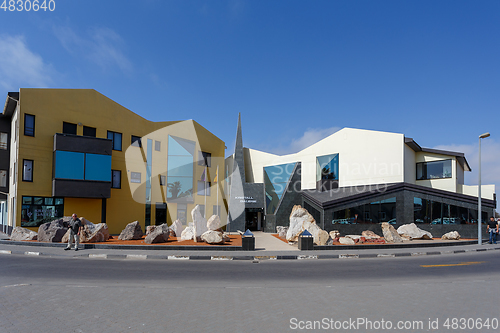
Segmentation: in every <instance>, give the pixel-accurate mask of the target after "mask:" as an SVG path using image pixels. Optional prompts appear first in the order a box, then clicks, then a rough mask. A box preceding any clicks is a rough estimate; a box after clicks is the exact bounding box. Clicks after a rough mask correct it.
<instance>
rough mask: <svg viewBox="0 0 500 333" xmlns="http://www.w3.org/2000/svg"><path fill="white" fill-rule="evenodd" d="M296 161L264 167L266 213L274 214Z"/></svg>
mask: <svg viewBox="0 0 500 333" xmlns="http://www.w3.org/2000/svg"><path fill="white" fill-rule="evenodd" d="M295 165H296V163H288V164H281V165H273V166H268V167H265V168H264V184H265V190H266V208H267V213H268V214H274V212H275V211H276V208H277V207H278V204H279V202H280V200H281V198H282V196H283V192H284V191H285V189H286V186H287V185H288V182H289V181H290V177H291V175H292V173H293V170H294V168H295Z"/></svg>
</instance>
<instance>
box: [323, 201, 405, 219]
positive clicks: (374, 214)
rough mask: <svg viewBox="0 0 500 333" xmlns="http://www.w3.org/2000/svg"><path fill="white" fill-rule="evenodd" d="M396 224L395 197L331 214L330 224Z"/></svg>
mask: <svg viewBox="0 0 500 333" xmlns="http://www.w3.org/2000/svg"><path fill="white" fill-rule="evenodd" d="M381 222H389V223H391V224H396V197H392V198H388V199H384V200H378V201H373V202H370V203H368V204H365V205H359V206H353V207H350V208H346V209H342V210H339V211H335V212H333V216H332V224H367V223H368V224H369V223H381Z"/></svg>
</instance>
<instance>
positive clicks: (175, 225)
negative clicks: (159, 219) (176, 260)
mask: <svg viewBox="0 0 500 333" xmlns="http://www.w3.org/2000/svg"><path fill="white" fill-rule="evenodd" d="M170 230H172V231H173V232H174V233H175V237H181V234H182V222H181V221H179V220H175V221H174V222H172V225H171V226H170Z"/></svg>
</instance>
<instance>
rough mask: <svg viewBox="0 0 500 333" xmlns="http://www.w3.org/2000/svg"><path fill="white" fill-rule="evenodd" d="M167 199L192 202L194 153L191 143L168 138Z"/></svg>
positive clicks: (193, 144) (171, 137) (193, 145)
mask: <svg viewBox="0 0 500 333" xmlns="http://www.w3.org/2000/svg"><path fill="white" fill-rule="evenodd" d="M167 145H168V165H167V187H168V193H167V199H168V200H170V201H172V200H176V201H179V200H181V201H182V200H190V201H192V200H193V183H194V176H193V175H194V165H193V163H194V152H195V147H196V145H195V143H194V142H193V141H189V140H185V139H181V138H178V137H174V136H170V135H169V136H168V144H167Z"/></svg>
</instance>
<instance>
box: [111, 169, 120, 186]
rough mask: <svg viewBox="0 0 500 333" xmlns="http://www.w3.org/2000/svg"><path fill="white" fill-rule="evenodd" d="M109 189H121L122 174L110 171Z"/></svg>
mask: <svg viewBox="0 0 500 333" xmlns="http://www.w3.org/2000/svg"><path fill="white" fill-rule="evenodd" d="M111 188H122V172H121V171H120V170H111Z"/></svg>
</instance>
